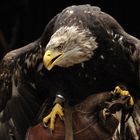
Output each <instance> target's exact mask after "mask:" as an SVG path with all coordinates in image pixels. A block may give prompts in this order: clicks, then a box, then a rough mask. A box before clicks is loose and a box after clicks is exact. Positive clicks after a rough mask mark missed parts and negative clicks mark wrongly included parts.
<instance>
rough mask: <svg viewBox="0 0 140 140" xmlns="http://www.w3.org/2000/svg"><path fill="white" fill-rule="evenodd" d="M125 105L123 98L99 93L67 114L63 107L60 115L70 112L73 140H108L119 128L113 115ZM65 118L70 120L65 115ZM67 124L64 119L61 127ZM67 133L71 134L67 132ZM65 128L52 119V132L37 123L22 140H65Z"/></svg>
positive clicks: (59, 121)
mask: <svg viewBox="0 0 140 140" xmlns="http://www.w3.org/2000/svg"><path fill="white" fill-rule="evenodd" d="M127 103H128V99H126V98H120V97H119V98H115V99H114V95H113V94H112V93H111V92H103V93H98V94H94V95H91V96H89V97H87V98H86V99H85V100H84V101H82V102H81V103H80V104H77V105H75V106H74V107H72V108H71V109H70V110H69V109H68V108H67V107H65V110H64V113H65V112H68V111H70V113H69V114H71V117H72V122H71V124H72V128H73V129H72V131H73V132H72V134H73V137H72V138H71V137H70V138H69V140H70V139H74V140H93V139H97V140H109V139H111V137H112V136H113V134H114V132H115V130H116V128H117V127H118V124H119V121H120V120H119V118H117V115H116V114H117V113H120V110H121V109H122V108H123V107H124V106H125V104H127ZM65 116H66V118H70V116H67V114H65ZM69 121H70V120H68V119H66V120H65V124H66V123H67V122H68V123H69ZM69 131H71V130H69ZM65 132H67V131H65V125H64V123H63V122H62V121H61V120H60V119H59V117H58V118H56V124H55V130H54V132H53V133H52V134H51V133H50V131H49V129H47V128H44V127H43V125H42V124H41V123H39V124H37V125H35V126H34V127H31V128H29V130H28V132H27V138H26V140H65Z"/></svg>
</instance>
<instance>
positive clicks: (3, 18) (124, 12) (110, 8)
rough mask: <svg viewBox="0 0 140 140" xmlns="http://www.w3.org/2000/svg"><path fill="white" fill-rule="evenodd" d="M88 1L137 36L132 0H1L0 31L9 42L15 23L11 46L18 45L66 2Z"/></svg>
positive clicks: (135, 4) (35, 34)
mask: <svg viewBox="0 0 140 140" xmlns="http://www.w3.org/2000/svg"><path fill="white" fill-rule="evenodd" d="M78 4H91V5H95V6H99V7H100V8H101V9H102V10H103V11H104V12H107V13H108V14H110V15H111V16H113V17H114V18H115V19H116V20H117V21H118V22H119V23H120V24H121V25H122V27H123V28H124V29H125V30H126V31H127V32H128V33H130V34H131V35H133V36H135V37H137V38H140V26H139V25H140V19H139V13H140V8H139V7H138V6H139V4H138V1H135V0H133V1H132V0H128V1H123V0H110V1H109V0H77V1H76V0H73V1H72V0H71V1H68V0H9V1H8V0H2V1H1V4H0V31H1V32H2V33H3V36H4V38H5V40H6V41H7V43H10V40H11V38H12V35H13V34H12V32H13V29H14V27H17V26H18V27H17V32H16V41H15V43H14V45H13V46H12V48H9V49H7V50H4V49H3V48H2V47H3V46H0V47H1V50H0V51H1V54H2V55H4V54H5V53H6V51H9V50H11V49H14V48H19V47H22V46H24V45H26V44H28V43H30V42H32V41H34V40H36V39H37V38H39V37H40V35H41V34H42V32H43V30H44V28H45V25H46V24H47V23H48V22H49V20H50V19H51V18H53V17H54V16H55V15H56V14H57V13H58V12H60V11H61V10H63V9H64V8H65V7H67V6H70V5H78Z"/></svg>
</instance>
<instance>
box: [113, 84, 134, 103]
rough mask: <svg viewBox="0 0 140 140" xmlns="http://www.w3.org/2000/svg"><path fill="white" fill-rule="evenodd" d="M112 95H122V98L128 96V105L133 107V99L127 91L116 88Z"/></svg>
mask: <svg viewBox="0 0 140 140" xmlns="http://www.w3.org/2000/svg"><path fill="white" fill-rule="evenodd" d="M114 93H116V94H119V95H123V96H129V97H130V100H129V105H130V106H133V105H134V100H133V97H132V96H131V95H130V93H129V91H128V90H127V89H121V87H119V86H116V87H115V90H114Z"/></svg>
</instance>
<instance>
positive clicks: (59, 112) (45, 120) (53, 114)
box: [43, 103, 64, 133]
mask: <svg viewBox="0 0 140 140" xmlns="http://www.w3.org/2000/svg"><path fill="white" fill-rule="evenodd" d="M56 115H58V116H59V117H60V119H61V120H64V113H63V107H62V106H61V105H60V104H59V103H57V104H55V106H54V107H53V109H52V111H51V112H50V114H49V115H47V116H46V117H45V118H43V125H44V127H45V128H48V125H46V124H47V123H48V122H49V120H50V125H49V129H50V131H51V133H52V131H53V130H54V123H55V118H56Z"/></svg>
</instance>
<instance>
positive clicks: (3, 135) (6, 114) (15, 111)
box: [0, 17, 55, 140]
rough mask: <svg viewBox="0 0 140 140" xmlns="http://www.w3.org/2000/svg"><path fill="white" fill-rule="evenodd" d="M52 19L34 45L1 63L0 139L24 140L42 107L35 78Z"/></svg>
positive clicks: (41, 64) (38, 71) (49, 32)
mask: <svg viewBox="0 0 140 140" xmlns="http://www.w3.org/2000/svg"><path fill="white" fill-rule="evenodd" d="M54 21H55V17H54V18H53V19H52V20H51V21H50V22H49V23H48V24H47V26H46V29H45V31H44V33H43V35H42V36H41V37H40V38H39V39H37V40H36V41H34V42H32V43H30V44H28V45H26V46H24V47H21V48H19V49H16V50H13V51H10V52H8V53H7V54H6V55H5V56H4V58H3V59H2V60H1V62H0V111H1V113H0V139H4V140H10V139H11V138H12V137H13V135H14V137H16V139H19V140H24V139H25V134H26V131H27V129H28V127H29V126H30V125H31V124H32V123H33V119H35V116H36V114H37V112H38V110H39V108H40V106H41V102H40V99H38V97H37V93H36V85H35V82H34V80H35V78H36V77H35V75H36V74H38V75H40V74H41V70H42V69H43V63H42V58H43V53H44V50H45V45H46V43H47V42H48V40H49V38H50V36H51V34H52V31H53V30H52V28H53V25H54V24H53V23H54Z"/></svg>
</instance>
